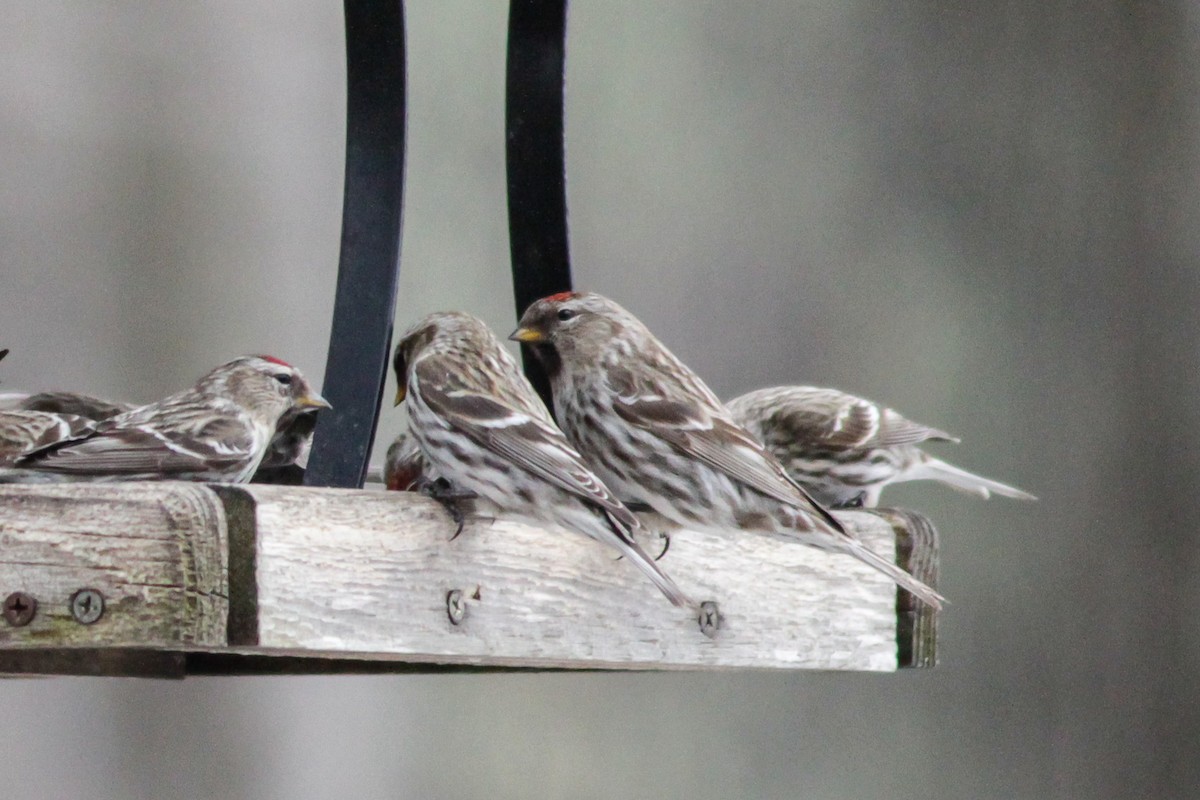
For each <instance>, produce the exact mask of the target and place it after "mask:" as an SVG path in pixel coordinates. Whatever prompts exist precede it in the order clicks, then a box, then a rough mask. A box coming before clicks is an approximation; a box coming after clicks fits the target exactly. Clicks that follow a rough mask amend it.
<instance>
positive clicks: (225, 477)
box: [6, 356, 329, 483]
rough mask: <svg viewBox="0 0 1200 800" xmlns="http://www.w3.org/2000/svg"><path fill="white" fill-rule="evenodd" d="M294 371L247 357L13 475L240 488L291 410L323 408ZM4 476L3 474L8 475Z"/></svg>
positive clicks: (34, 459)
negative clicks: (168, 481)
mask: <svg viewBox="0 0 1200 800" xmlns="http://www.w3.org/2000/svg"><path fill="white" fill-rule="evenodd" d="M328 407H329V404H328V403H327V402H325V400H324V399H323V398H322V397H321V396H320V395H319V394H317V393H316V392H314V391H313V390H312V389H311V388H310V387H309V385H308V381H306V380H305V379H304V376H303V375H301V374H300V371H299V370H297V369H296V368H295V367H293V366H291V365H289V364H286V363H285V362H283V361H280V360H279V359H276V358H271V357H269V356H246V357H243V358H238V359H235V360H233V361H230V362H228V363H226V364H222V365H221V366H219V367H217V368H216V369H213V370H212V371H210V372H209V373H208V374H206V375H205V376H204V377H203V378H201V379H200V380H199V382H198V383H197V384H196V385H195V386H194V387H192V388H191V389H188V390H186V391H183V392H180V393H178V394H174V395H171V396H170V397H167V398H165V399H163V400H160V401H158V402H156V403H150V404H149V405H145V406H141V407H139V408H135V409H133V410H132V411H127V412H125V413H123V414H120V415H118V416H116V417H112V418H111V419H109V420H107V421H105V422H103V423H101V424H100V425H99V426H98V428H97V431H96V433H95V434H94V435H92V436H90V437H89V438H87V439H84V440H82V441H80V442H76V443H73V444H67V445H64V446H62V447H53V448H50V449H46V450H41V451H38V452H35V453H32V454H30V455H28V456H26V457H24V458H22V459H20V460H19V461H18V462H17V467H18V468H19V469H18V470H16V471H17V472H22V471H23V472H29V473H36V474H38V475H40V476H45V475H55V476H58V477H60V478H61V479H63V480H92V481H115V480H166V479H174V480H194V481H220V482H227V483H243V482H245V481H247V480H249V478H250V476H251V475H253V474H254V471H255V469H257V468H258V465H259V462H260V461H262V458H263V455H264V454H265V453H266V450H267V446H268V445H269V443H270V442H271V439H272V437H273V436H274V434H275V429H276V426H277V424H278V423H279V420H280V418H282V417H283V416H284V415H285V414H286V413H287V412H288V411H289V410H297V409H311V408H328ZM6 478H7V476H6Z"/></svg>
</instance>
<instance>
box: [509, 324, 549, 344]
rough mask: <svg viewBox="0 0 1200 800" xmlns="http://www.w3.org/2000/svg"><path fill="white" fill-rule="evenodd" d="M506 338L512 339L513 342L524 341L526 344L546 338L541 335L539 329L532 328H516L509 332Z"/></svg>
mask: <svg viewBox="0 0 1200 800" xmlns="http://www.w3.org/2000/svg"><path fill="white" fill-rule="evenodd" d="M508 338H509V339H512V340H513V341H514V342H525V343H526V344H533V343H534V342H544V341H545V340H546V337H545V336H543V335H542V332H541V331H535V330H533V329H532V328H517V329H516V330H515V331H513V332H512V333H511V334H509V337H508Z"/></svg>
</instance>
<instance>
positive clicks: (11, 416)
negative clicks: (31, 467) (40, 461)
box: [0, 411, 96, 467]
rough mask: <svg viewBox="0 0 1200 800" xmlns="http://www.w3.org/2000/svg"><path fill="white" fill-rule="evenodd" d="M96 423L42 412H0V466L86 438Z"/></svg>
mask: <svg viewBox="0 0 1200 800" xmlns="http://www.w3.org/2000/svg"><path fill="white" fill-rule="evenodd" d="M95 432H96V423H95V422H94V421H92V420H90V419H87V418H85V417H81V416H78V415H76V414H52V413H47V412H45V411H0V467H11V466H12V465H13V464H16V463H17V462H18V461H19V460H20V459H22V458H24V457H25V456H28V455H29V454H30V453H35V452H37V451H39V450H45V449H46V448H48V447H53V446H55V445H58V444H63V443H64V442H72V441H77V440H79V439H86V438H87V437H88V436H91V435H92V434H93V433H95Z"/></svg>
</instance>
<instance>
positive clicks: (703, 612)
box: [699, 600, 721, 639]
mask: <svg viewBox="0 0 1200 800" xmlns="http://www.w3.org/2000/svg"><path fill="white" fill-rule="evenodd" d="M699 622H700V632H701V633H703V634H704V635H705V636H707V637H708V638H710V639H715V638H717V631H718V630H720V628H721V609H720V608H718V607H717V604H716V603H714V602H713V601H712V600H705V601H704V602H703V603H701V604H700V620H699Z"/></svg>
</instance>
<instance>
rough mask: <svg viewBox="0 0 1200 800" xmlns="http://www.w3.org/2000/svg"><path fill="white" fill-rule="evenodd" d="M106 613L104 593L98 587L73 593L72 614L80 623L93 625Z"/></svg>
mask: <svg viewBox="0 0 1200 800" xmlns="http://www.w3.org/2000/svg"><path fill="white" fill-rule="evenodd" d="M103 614H104V595H102V594H100V591H99V590H98V589H80V590H79V591H77V592H76V593H75V594H73V595H71V616H72V617H74V618H75V621H76V622H78V623H79V624H80V625H91V624H92V623H93V622H95V621H96V620H98V619H100V617H101V616H102V615H103Z"/></svg>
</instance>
